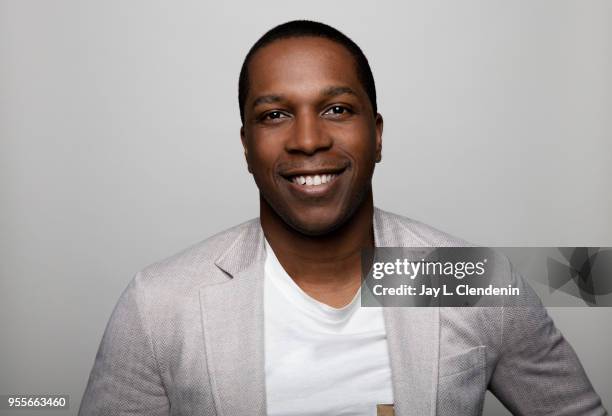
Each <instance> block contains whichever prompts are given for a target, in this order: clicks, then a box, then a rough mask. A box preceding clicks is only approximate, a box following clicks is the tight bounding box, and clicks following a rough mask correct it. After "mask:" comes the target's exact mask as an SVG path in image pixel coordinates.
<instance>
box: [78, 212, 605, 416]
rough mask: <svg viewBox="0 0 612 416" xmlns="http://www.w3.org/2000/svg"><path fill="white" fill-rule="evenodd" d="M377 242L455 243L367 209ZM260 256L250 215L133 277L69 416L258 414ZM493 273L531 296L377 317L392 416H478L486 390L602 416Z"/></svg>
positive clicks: (569, 360)
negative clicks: (511, 289)
mask: <svg viewBox="0 0 612 416" xmlns="http://www.w3.org/2000/svg"><path fill="white" fill-rule="evenodd" d="M374 239H375V244H376V246H379V247H384V246H387V247H393V246H397V247H399V246H404V247H410V246H463V245H466V243H465V242H463V241H461V240H458V239H455V238H453V237H451V236H449V235H447V234H444V233H442V232H440V231H437V230H435V229H433V228H431V227H429V226H427V225H424V224H422V223H419V222H417V221H413V220H410V219H407V218H404V217H400V216H397V215H394V214H390V213H387V212H384V211H381V210H378V209H376V210H375V213H374ZM264 260H265V246H264V237H263V232H262V230H261V226H260V224H259V220H257V219H255V220H252V221H249V222H247V223H244V224H241V225H239V226H237V227H234V228H232V229H230V230H228V231H225V232H223V233H220V234H218V235H216V236H213V237H211V238H209V239H207V240H205V241H203V242H202V243H199V244H197V245H195V246H193V247H191V248H189V249H187V250H185V251H183V252H182V253H179V254H177V255H175V256H173V257H171V258H169V259H167V260H164V261H161V262H159V263H156V264H153V265H151V266H149V267H147V268H146V269H144V270H143V271H142V272H140V273H138V274H137V275H136V276H135V277H134V279H133V280H132V281H131V282H130V284H129V285H128V287H127V288H126V290H125V291H124V292H123V294H122V295H121V297H120V299H119V301H118V303H117V306H116V307H115V309H114V311H113V314H112V316H111V318H110V321H109V323H108V325H107V328H106V330H105V332H104V335H103V337H102V341H101V343H100V348H99V350H98V354H97V355H96V359H95V363H94V365H93V368H92V371H91V374H90V377H89V382H88V384H87V388H86V391H85V394H84V396H83V400H82V402H81V408H80V410H79V414H80V415H82V416H88V415H143V416H144V415H154V416H157V415H160V416H161V415H223V416H234V415H235V416H238V415H249V416H250V415H264V414H265V413H266V394H265V368H264V361H265V360H264V328H263V322H264V314H263V311H264V309H263V281H264V278H263V276H264ZM504 268H505V269H504ZM499 269H500V270H505V271H506V272H505V273H502V274H501V276H503V279H504V282H503V283H511V284H513V285H515V286H520V287H521V288H522V289H523V290H524V291H526V293H528V294H529V296H530V297H532V299H531V300H529V301H528V302H526V304H525V305H514V304H507V305H505V306H504V307H499V308H385V309H384V311H383V314H384V320H385V326H386V332H387V343H388V349H389V359H390V363H391V370H392V384H393V393H394V400H395V413H396V415H398V416H408V415H436V414H437V415H441V416H445V415H449V416H450V415H478V414H481V412H482V404H483V403H482V402H483V400H484V393H485V390H486V389H487V388H489V389H490V390H491V391H492V392H493V393H494V394H495V395H496V396H497V397H498V398H499V399H500V400H501V401H502V402H503V403H504V404H505V405H506V406H507V407H508V408H509V409H510V410H511V411H512V412H513V413H514V414H517V415H553V414H554V415H565V416H570V415H576V416H577V415H605V414H606V412H605V410H604V409H603V407H602V406H601V401H600V400H599V397H598V396H597V394H596V393H595V392H594V391H593V388H592V386H591V385H590V383H589V381H588V379H587V377H586V375H585V373H584V370H583V369H582V366H581V365H580V363H579V361H578V358H577V357H576V354H575V353H574V351H573V350H572V348H571V347H570V345H569V344H568V343H567V341H566V340H565V339H564V338H563V336H562V335H561V334H560V333H559V331H558V330H557V329H556V328H555V326H554V325H553V323H552V320H551V319H550V317H549V316H548V315H547V313H546V310H545V309H544V308H543V307H542V306H541V304H539V303H538V302H537V298H536V295H535V294H534V293H533V291H532V290H531V289H530V288H529V286H528V285H526V283H525V282H524V280H523V279H522V278H521V277H520V276H519V275H517V274H516V273H514V272H513V270H512V267H511V265H510V264H509V263H508V264H501V265H499ZM526 305H529V306H526ZM534 305H536V306H534Z"/></svg>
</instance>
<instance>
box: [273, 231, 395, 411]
mask: <svg viewBox="0 0 612 416" xmlns="http://www.w3.org/2000/svg"><path fill="white" fill-rule="evenodd" d="M360 306H361V301H360V292H359V291H358V292H357V294H356V295H355V297H354V298H353V300H352V301H351V302H350V303H349V304H348V305H346V306H344V307H342V308H339V309H338V308H333V307H331V306H329V305H326V304H324V303H322V302H319V301H317V300H316V299H314V298H312V297H310V296H309V295H308V294H306V293H305V292H304V291H303V290H302V289H301V288H300V287H299V286H298V285H297V284H296V283H295V282H294V281H293V279H291V277H290V276H289V275H288V274H287V272H286V271H285V270H284V269H283V267H282V265H281V264H280V263H279V261H278V259H277V258H276V255H275V254H274V252H273V251H272V249H271V247H270V246H269V245H268V243H267V242H266V263H265V281H264V314H265V315H264V316H265V318H264V328H265V366H266V367H265V374H266V397H267V407H268V415H270V416H277V415H283V416H293V415H308V416H315V415H322V416H323V415H325V416H330V415H335V416H337V415H355V416H357V415H359V416H365V415H368V416H370V415H376V405H377V404H390V403H393V390H392V385H391V367H390V365H389V353H388V349H387V339H386V331H385V326H384V320H383V314H382V308H375V307H367V308H365V307H364V308H362V307H360Z"/></svg>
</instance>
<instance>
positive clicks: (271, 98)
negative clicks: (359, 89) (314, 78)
mask: <svg viewBox="0 0 612 416" xmlns="http://www.w3.org/2000/svg"><path fill="white" fill-rule="evenodd" d="M342 94H351V95H355V96H356V95H357V93H356V92H355V91H354V90H353V89H352V88H350V87H340V86H331V87H327V88H323V89H322V90H321V95H324V96H326V97H336V96H338V95H342ZM283 99H284V98H283V96H282V95H278V94H269V95H262V96H260V97H257V98H256V99H255V100H254V101H253V107H257V106H258V105H261V104H274V103H278V102H281V101H283Z"/></svg>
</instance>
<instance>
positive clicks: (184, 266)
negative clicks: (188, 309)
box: [136, 218, 260, 288]
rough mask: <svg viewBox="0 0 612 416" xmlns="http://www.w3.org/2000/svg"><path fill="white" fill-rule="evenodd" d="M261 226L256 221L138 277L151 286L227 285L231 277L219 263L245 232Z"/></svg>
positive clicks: (181, 254) (198, 244)
mask: <svg viewBox="0 0 612 416" xmlns="http://www.w3.org/2000/svg"><path fill="white" fill-rule="evenodd" d="M259 227H260V226H259V218H254V219H251V220H249V221H246V222H243V223H241V224H239V225H236V226H234V227H231V228H229V229H226V230H224V231H221V232H219V233H217V234H215V235H213V236H211V237H208V238H206V239H205V240H203V241H200V242H198V243H196V244H194V245H192V246H190V247H188V248H186V249H184V250H182V251H180V252H178V253H176V254H174V255H172V256H170V257H168V258H165V259H163V260H161V261H158V262H155V263H153V264H151V265H149V266H147V267H145V268H144V269H143V270H141V271H140V272H139V273H138V274H137V276H136V278H137V279H138V280H140V281H141V283H146V284H147V286H164V287H165V288H168V286H172V285H176V286H180V287H183V288H188V287H194V286H199V285H201V284H204V283H216V282H219V283H220V282H223V281H225V280H226V279H227V276H226V275H225V273H224V272H223V271H222V270H221V269H219V267H217V265H216V264H215V262H216V261H217V260H218V259H219V257H221V256H222V255H223V254H224V253H226V252H227V251H228V250H230V249H231V247H232V245H233V244H235V242H236V240H237V239H238V237H239V236H241V235H244V234H245V233H257V232H258V230H259Z"/></svg>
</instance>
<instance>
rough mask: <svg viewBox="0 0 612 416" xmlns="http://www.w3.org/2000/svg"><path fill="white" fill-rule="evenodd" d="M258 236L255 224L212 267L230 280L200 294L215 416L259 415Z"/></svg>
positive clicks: (262, 407) (262, 403)
mask: <svg viewBox="0 0 612 416" xmlns="http://www.w3.org/2000/svg"><path fill="white" fill-rule="evenodd" d="M264 260H265V248H264V242H263V233H262V232H261V228H260V226H259V222H256V223H255V224H254V225H253V226H252V227H249V228H247V230H246V231H244V232H243V233H242V234H241V235H240V236H239V237H238V238H237V240H236V241H235V243H234V244H232V246H231V247H230V248H229V249H228V250H227V251H226V252H225V253H224V254H223V255H222V256H221V257H220V258H219V259H218V260H217V262H216V264H217V266H218V267H219V268H221V269H222V270H223V271H224V272H225V273H227V274H229V275H230V276H231V279H228V280H227V281H225V282H223V283H218V284H212V285H206V286H202V287H201V288H200V307H201V314H202V326H203V331H204V345H205V349H206V362H207V365H208V370H209V373H210V380H211V387H212V390H213V397H214V400H215V407H216V409H217V415H219V416H221V415H224V416H229V415H247V414H248V415H265V414H266V395H265V369H264V333H263V320H264V317H263V267H264Z"/></svg>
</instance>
